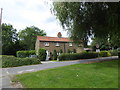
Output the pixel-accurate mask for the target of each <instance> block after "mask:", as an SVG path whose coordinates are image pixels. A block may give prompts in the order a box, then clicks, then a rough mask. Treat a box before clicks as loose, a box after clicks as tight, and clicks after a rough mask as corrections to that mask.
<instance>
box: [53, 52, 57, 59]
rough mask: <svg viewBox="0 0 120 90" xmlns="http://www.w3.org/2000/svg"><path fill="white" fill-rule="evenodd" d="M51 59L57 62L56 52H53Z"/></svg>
mask: <svg viewBox="0 0 120 90" xmlns="http://www.w3.org/2000/svg"><path fill="white" fill-rule="evenodd" d="M53 59H54V60H57V51H56V50H54V52H53Z"/></svg>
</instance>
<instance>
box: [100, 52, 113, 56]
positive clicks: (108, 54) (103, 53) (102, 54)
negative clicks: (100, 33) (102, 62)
mask: <svg viewBox="0 0 120 90" xmlns="http://www.w3.org/2000/svg"><path fill="white" fill-rule="evenodd" d="M110 55H111V54H110V52H108V51H101V52H99V56H100V57H108V56H110Z"/></svg>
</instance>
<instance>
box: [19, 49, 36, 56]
mask: <svg viewBox="0 0 120 90" xmlns="http://www.w3.org/2000/svg"><path fill="white" fill-rule="evenodd" d="M30 55H36V51H35V50H30V51H17V57H21V58H25V57H29V56H30Z"/></svg>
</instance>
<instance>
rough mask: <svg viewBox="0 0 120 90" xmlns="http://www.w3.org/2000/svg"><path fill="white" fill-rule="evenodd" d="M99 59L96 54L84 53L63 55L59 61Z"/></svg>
mask: <svg viewBox="0 0 120 90" xmlns="http://www.w3.org/2000/svg"><path fill="white" fill-rule="evenodd" d="M96 57H98V53H96V52H82V53H72V54H70V53H63V54H61V55H60V56H59V57H58V58H59V60H60V61H61V60H77V59H89V58H96Z"/></svg>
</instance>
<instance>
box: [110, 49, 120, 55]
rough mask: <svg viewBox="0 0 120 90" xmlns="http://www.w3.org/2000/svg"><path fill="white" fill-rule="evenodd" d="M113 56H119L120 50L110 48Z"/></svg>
mask: <svg viewBox="0 0 120 90" xmlns="http://www.w3.org/2000/svg"><path fill="white" fill-rule="evenodd" d="M109 52H110V54H111V56H117V55H118V50H110V51H109Z"/></svg>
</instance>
